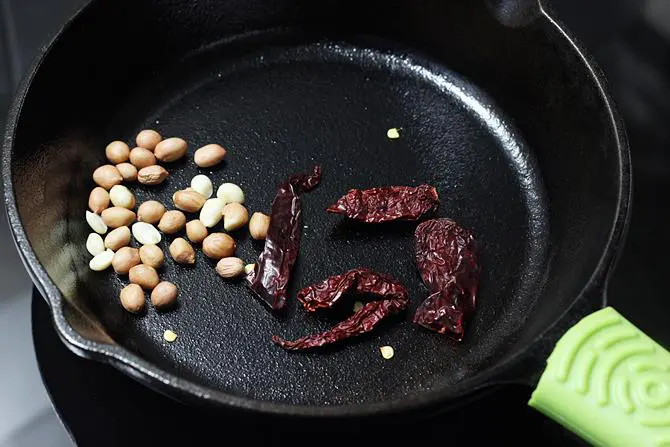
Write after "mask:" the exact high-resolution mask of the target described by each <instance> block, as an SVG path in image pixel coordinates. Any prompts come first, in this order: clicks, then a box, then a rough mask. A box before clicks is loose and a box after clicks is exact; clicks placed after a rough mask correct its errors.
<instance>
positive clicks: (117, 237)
mask: <svg viewBox="0 0 670 447" xmlns="http://www.w3.org/2000/svg"><path fill="white" fill-rule="evenodd" d="M128 244H130V228H128V227H119V228H117V229H116V230H112V231H110V232H109V234H108V235H107V236H106V237H105V247H106V248H109V249H110V250H114V251H117V250H118V249H120V248H121V247H125V246H126V245H128Z"/></svg>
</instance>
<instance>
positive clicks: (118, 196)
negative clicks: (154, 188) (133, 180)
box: [109, 185, 135, 210]
mask: <svg viewBox="0 0 670 447" xmlns="http://www.w3.org/2000/svg"><path fill="white" fill-rule="evenodd" d="M109 200H111V201H112V205H114V206H120V207H121V208H128V209H129V210H131V209H133V208H135V195H133V193H132V192H130V190H129V189H128V188H126V187H125V186H123V185H115V186H112V189H110V190H109Z"/></svg>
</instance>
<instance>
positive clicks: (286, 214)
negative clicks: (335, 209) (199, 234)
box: [247, 166, 321, 310]
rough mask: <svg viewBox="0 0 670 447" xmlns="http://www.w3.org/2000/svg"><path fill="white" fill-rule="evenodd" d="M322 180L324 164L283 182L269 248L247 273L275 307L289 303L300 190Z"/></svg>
mask: <svg viewBox="0 0 670 447" xmlns="http://www.w3.org/2000/svg"><path fill="white" fill-rule="evenodd" d="M320 181H321V167H319V166H315V167H314V170H313V171H312V173H311V174H297V175H293V176H291V177H290V178H289V179H288V180H286V181H284V182H282V183H281V184H280V185H279V187H278V188H277V193H276V195H275V198H274V200H273V201H272V213H271V215H270V227H269V228H268V233H267V237H266V239H265V248H264V249H263V253H261V255H260V256H259V258H258V262H257V263H256V266H255V267H254V270H252V271H251V272H250V273H249V274H248V275H247V283H248V285H249V287H250V288H251V290H252V291H253V292H254V293H255V294H256V295H257V296H258V297H259V298H261V300H263V302H264V303H265V304H267V305H268V306H269V307H270V308H271V309H273V310H280V309H282V308H284V307H285V306H286V287H287V285H288V282H289V279H290V276H291V270H292V269H293V265H294V264H295V261H296V258H297V257H298V253H299V251H300V238H301V236H302V201H301V198H300V194H301V193H302V192H307V191H311V190H312V189H314V188H315V187H316V186H317V185H318V184H319V182H320Z"/></svg>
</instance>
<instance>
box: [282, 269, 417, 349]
mask: <svg viewBox="0 0 670 447" xmlns="http://www.w3.org/2000/svg"><path fill="white" fill-rule="evenodd" d="M347 292H353V293H357V294H371V295H375V296H378V297H380V298H383V299H382V300H380V301H371V302H369V303H366V304H365V305H364V306H363V307H362V308H360V309H359V310H358V311H357V312H356V313H355V314H353V315H352V316H351V317H349V318H347V319H346V320H344V321H342V322H340V323H338V324H336V325H335V326H333V327H332V328H330V329H329V330H327V331H326V332H323V333H321V334H314V335H308V336H306V337H302V338H299V339H297V340H295V341H287V340H284V339H282V338H280V337H278V336H276V335H275V336H273V337H272V341H273V342H275V343H277V344H278V345H279V346H281V347H282V348H284V349H289V350H302V349H309V348H316V347H319V346H324V345H328V344H332V343H335V342H338V341H341V340H344V339H347V338H351V337H354V336H356V335H360V334H363V333H365V332H370V331H371V330H372V329H374V327H375V326H376V325H377V324H378V323H379V322H380V321H381V320H383V319H384V318H385V317H387V316H389V315H392V314H395V313H398V312H400V311H402V310H404V309H405V308H406V307H407V301H408V295H407V289H406V288H405V286H403V285H402V284H401V283H400V282H399V281H398V280H396V279H394V278H392V277H390V276H388V275H383V274H381V273H377V272H374V271H372V270H370V269H366V268H358V269H353V270H350V271H348V272H346V273H344V274H342V275H335V276H331V277H329V278H327V279H325V280H324V281H322V282H320V283H316V284H313V285H311V286H309V287H305V288H304V289H302V290H301V291H300V292H298V300H300V302H301V303H302V304H303V306H304V307H305V309H307V310H308V311H310V312H314V311H316V310H317V309H324V308H325V309H328V308H331V307H333V305H335V304H336V303H337V302H338V301H340V298H342V296H343V295H344V294H346V293H347Z"/></svg>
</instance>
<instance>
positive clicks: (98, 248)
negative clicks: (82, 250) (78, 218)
mask: <svg viewBox="0 0 670 447" xmlns="http://www.w3.org/2000/svg"><path fill="white" fill-rule="evenodd" d="M86 250H88V252H89V253H90V254H91V255H93V256H97V255H99V254H100V253H102V252H103V251H105V242H104V241H103V240H102V236H100V235H99V234H98V233H91V234H89V235H88V238H87V239H86Z"/></svg>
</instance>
